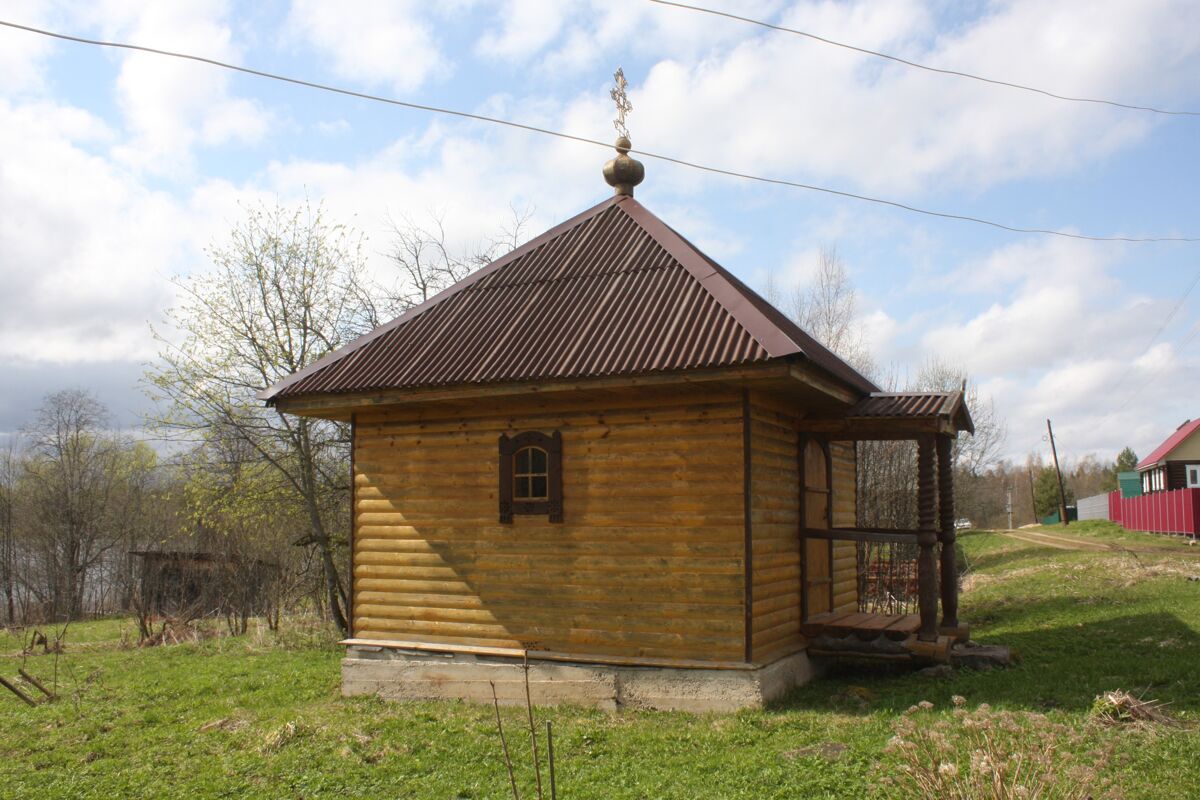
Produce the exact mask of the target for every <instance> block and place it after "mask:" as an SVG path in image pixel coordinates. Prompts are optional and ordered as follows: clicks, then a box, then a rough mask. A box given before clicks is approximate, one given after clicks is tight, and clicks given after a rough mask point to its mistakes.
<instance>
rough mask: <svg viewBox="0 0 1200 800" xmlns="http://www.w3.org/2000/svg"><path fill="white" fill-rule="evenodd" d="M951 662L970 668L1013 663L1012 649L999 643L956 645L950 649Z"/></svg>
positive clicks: (1001, 665) (1010, 664) (1003, 665)
mask: <svg viewBox="0 0 1200 800" xmlns="http://www.w3.org/2000/svg"><path fill="white" fill-rule="evenodd" d="M950 663H951V664H954V665H955V666H958V667H967V668H968V669H993V668H998V667H1011V666H1012V665H1013V655H1012V650H1010V649H1009V648H1007V647H1005V646H1003V645H998V644H975V643H974V642H968V643H966V644H965V645H955V646H954V647H953V648H952V649H951V650H950Z"/></svg>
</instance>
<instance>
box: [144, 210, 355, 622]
mask: <svg viewBox="0 0 1200 800" xmlns="http://www.w3.org/2000/svg"><path fill="white" fill-rule="evenodd" d="M209 255H210V257H211V258H212V261H213V269H212V270H211V271H210V272H208V273H205V274H202V275H198V276H195V277H191V278H186V279H180V280H177V281H176V283H177V285H178V286H179V289H180V299H179V302H178V304H177V305H176V306H175V307H174V308H173V309H172V310H171V312H170V315H169V316H170V320H171V322H172V323H173V326H174V328H175V329H176V331H177V335H176V334H173V333H168V332H158V331H155V335H156V338H157V339H158V341H159V342H160V344H161V351H160V361H159V363H158V364H157V365H156V366H154V367H152V368H151V370H150V371H149V373H148V375H147V377H148V380H149V383H150V385H151V387H152V388H151V394H152V395H153V396H154V397H155V398H156V399H157V400H158V401H159V403H160V409H161V410H160V412H159V413H158V415H157V417H156V418H155V419H154V420H153V422H154V423H155V424H156V425H157V426H158V427H159V429H161V430H163V431H166V432H169V433H171V434H174V435H176V436H178V437H180V438H182V439H184V440H186V441H191V442H197V441H202V440H204V439H205V437H206V436H209V435H211V434H212V433H213V432H216V431H219V432H220V435H221V437H222V438H224V439H232V440H236V441H238V442H240V443H241V444H242V445H244V446H245V448H246V449H247V450H248V451H250V452H251V453H253V457H254V458H255V459H256V460H258V461H260V462H262V463H264V464H267V465H269V466H270V468H271V474H272V475H274V477H275V479H276V480H278V481H279V482H280V485H281V487H283V488H284V489H286V490H287V492H288V493H289V495H290V496H291V497H292V498H293V500H294V501H295V502H296V503H298V504H299V508H300V509H302V511H303V516H304V518H305V519H306V522H307V531H305V532H304V534H303V535H301V536H299V537H298V538H297V539H296V541H295V544H297V545H302V546H307V547H310V548H313V549H314V550H315V552H316V554H317V556H318V558H319V559H320V563H321V565H322V569H323V577H324V583H325V591H326V593H327V600H328V606H329V610H330V614H331V616H332V618H333V620H334V622H335V623H336V624H337V626H338V628H339V629H341V630H342V631H343V632H345V631H347V630H348V629H349V626H348V623H347V619H346V609H347V608H348V606H349V601H348V592H347V589H346V582H345V580H344V578H343V574H344V572H345V563H344V562H345V549H346V544H347V537H346V535H345V533H344V532H345V531H346V530H348V525H349V523H348V520H347V517H346V515H347V498H348V489H349V469H348V465H349V430H348V426H347V425H345V424H338V423H333V422H328V421H325V420H319V419H312V418H309V417H294V416H290V415H284V414H278V413H276V412H275V411H273V410H271V409H268V408H266V407H264V406H263V404H262V403H260V402H258V401H257V400H256V399H255V394H256V393H257V392H258V391H260V390H262V389H263V388H265V387H267V386H270V385H272V384H274V383H276V382H277V381H279V380H282V379H283V378H285V377H287V376H288V375H291V374H292V373H294V372H296V371H298V370H300V369H302V368H303V367H305V366H307V365H309V364H311V363H312V362H313V361H316V360H317V359H319V358H320V357H321V356H323V355H325V354H326V353H329V352H331V351H333V350H336V349H337V348H339V347H341V346H342V345H344V344H347V343H349V342H350V341H352V340H353V339H355V338H357V337H358V336H359V335H361V334H363V333H365V332H367V331H369V330H371V329H372V328H373V327H375V326H376V325H377V324H378V322H379V319H378V315H377V311H376V307H375V304H374V302H373V301H372V299H371V298H372V297H373V296H374V295H375V294H376V292H375V291H374V287H373V286H372V285H371V283H370V281H369V280H368V278H367V273H366V266H365V263H364V259H363V256H362V246H361V237H360V236H359V235H358V234H357V233H355V232H354V231H353V230H351V229H349V228H346V227H344V226H342V225H336V224H333V223H330V222H328V221H327V220H326V219H325V216H324V213H323V211H322V209H321V208H320V207H317V208H313V207H311V206H309V205H307V204H306V205H303V206H300V207H298V208H285V207H282V206H275V207H265V206H264V207H258V208H252V209H249V210H248V212H247V215H246V218H245V219H244V220H243V221H242V222H241V223H240V224H238V225H237V226H235V227H234V229H233V230H232V231H231V232H230V237H229V241H228V242H227V243H226V244H224V245H223V246H220V247H214V248H213V249H211V250H210V251H209ZM238 513H240V514H242V515H246V514H249V513H250V512H249V511H247V510H246V509H245V508H243V509H240V510H239V511H238Z"/></svg>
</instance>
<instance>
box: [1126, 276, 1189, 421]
mask: <svg viewBox="0 0 1200 800" xmlns="http://www.w3.org/2000/svg"><path fill="white" fill-rule="evenodd" d="M1198 283H1200V272H1197V273H1196V277H1194V278H1192V282H1191V283H1190V284H1188V287H1187V289H1185V290H1184V292H1183V294H1182V295H1180V296H1179V299H1178V300H1176V301H1175V305H1174V307H1172V309H1171V311H1170V312H1169V313H1168V314H1167V316H1165V317H1163V321H1162V324H1161V325H1159V326H1158V330H1157V331H1155V332H1154V335H1153V336H1151V337H1150V341H1148V342H1146V346H1145V347H1143V348H1142V352H1141V355H1139V356H1138V357H1137V358H1135V359H1134V360H1133V361H1131V362H1130V364H1129V366H1128V367H1127V368H1126V370H1125V373H1124V374H1123V375H1122V376H1121V379H1120V380H1119V381H1117V382H1116V383H1115V384H1113V388H1112V391H1111V393H1110V394H1111V395H1115V394H1116V393H1117V391H1118V390H1119V389H1121V387H1123V386H1124V385H1125V381H1127V380H1129V376H1130V375H1132V374H1133V364H1134V362H1136V361H1137V360H1138V358H1141V357H1142V356H1144V355H1146V353H1148V352H1150V348H1151V347H1153V346H1154V343H1155V342H1157V341H1158V337H1159V336H1162V334H1163V331H1165V330H1166V329H1167V326H1168V325H1170V324H1171V320H1173V319H1175V315H1176V314H1178V313H1179V309H1181V308H1183V304H1184V303H1185V302H1186V301H1187V299H1188V296H1189V295H1191V293H1192V290H1193V289H1195V288H1196V284H1198ZM1142 385H1143V386H1144V385H1145V384H1144V383H1143V384H1142ZM1138 391H1140V388H1139V389H1138V390H1135V391H1134V393H1133V395H1131V396H1130V398H1129V401H1126V403H1125V405H1123V406H1121V409H1122V410H1124V408H1125V406H1127V405H1129V402H1130V401H1132V399H1133V397H1136V396H1137V393H1138Z"/></svg>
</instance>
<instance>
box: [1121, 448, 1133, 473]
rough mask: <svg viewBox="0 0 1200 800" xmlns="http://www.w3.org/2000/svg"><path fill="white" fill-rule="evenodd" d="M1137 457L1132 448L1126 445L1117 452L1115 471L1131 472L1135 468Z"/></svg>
mask: <svg viewBox="0 0 1200 800" xmlns="http://www.w3.org/2000/svg"><path fill="white" fill-rule="evenodd" d="M1137 465H1138V457H1137V453H1135V452H1133V448H1131V447H1126V448H1125V449H1124V450H1122V451H1121V452H1120V453H1118V454H1117V465H1116V466H1117V472H1132V471H1133V470H1135V469H1137Z"/></svg>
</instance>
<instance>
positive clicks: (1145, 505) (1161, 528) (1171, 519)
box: [1108, 489, 1200, 536]
mask: <svg viewBox="0 0 1200 800" xmlns="http://www.w3.org/2000/svg"><path fill="white" fill-rule="evenodd" d="M1108 518H1109V519H1111V520H1112V521H1113V522H1116V523H1119V524H1121V525H1123V526H1124V527H1126V528H1129V529H1130V530H1132V531H1151V532H1154V533H1184V534H1188V535H1189V536H1195V535H1196V533H1197V531H1200V489H1176V490H1175V491H1172V492H1153V493H1151V494H1144V495H1142V496H1141V497H1121V493H1120V492H1119V491H1115V492H1110V493H1109V495H1108Z"/></svg>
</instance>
